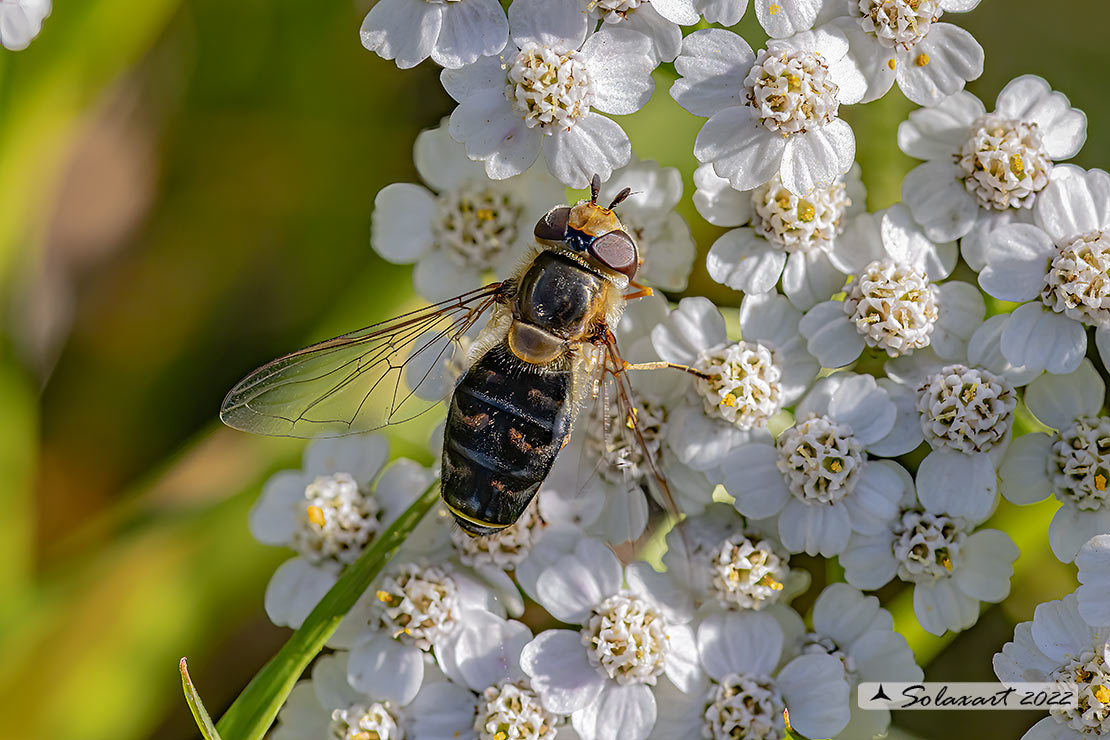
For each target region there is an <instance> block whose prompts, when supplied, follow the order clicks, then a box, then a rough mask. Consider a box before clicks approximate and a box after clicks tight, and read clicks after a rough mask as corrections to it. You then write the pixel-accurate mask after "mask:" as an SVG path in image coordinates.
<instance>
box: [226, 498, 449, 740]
mask: <svg viewBox="0 0 1110 740" xmlns="http://www.w3.org/2000/svg"><path fill="white" fill-rule="evenodd" d="M438 496H439V481H436V482H435V483H433V484H432V485H431V486H430V487H429V488H428V490H426V491H425V492H424V493H423V494H422V495H421V496H420V498H418V499H417V500H416V501H415V502H414V503H413V504H412V506H410V507H409V508H408V510H407V511H405V513H404V514H402V515H401V516H400V517H399V518H398V519H397V521H395V522H394V523H393V524H392V525H390V527H389V529H387V530H386V531H385V533H384V534H382V535H381V536H380V537H378V538H377V539H376V540H375V541H374V544H373V545H372V546H371V547H370V549H369V550H367V551H366V552H364V553H363V554H362V556H361V557H360V558H359V559H358V560H356V561H355V562H354V563H352V564H351V566H350V567H348V568H347V570H345V571H343V575H341V576H340V577H339V580H338V581H337V582H336V584H335V585H334V586H332V588H331V590H330V591H328V593H327V594H326V595H325V596H324V598H323V599H321V600H320V603H319V604H317V605H316V608H315V609H313V610H312V613H311V614H309V615H308V617H307V618H306V619H305V620H304V624H302V625H301V626H300V627H299V628H298V629H297V631H296V632H294V633H293V636H292V637H290V638H289V641H288V642H286V643H285V645H283V646H282V648H281V650H279V651H278V653H277V655H275V656H274V657H273V658H271V659H270V661H269V662H268V663H266V665H265V666H263V667H262V670H260V671H259V672H258V673H257V675H255V677H254V678H253V679H251V682H250V683H249V684H247V687H246V688H245V689H243V693H241V694H239V696H238V698H236V699H235V701H234V702H232V704H231V706H230V707H229V708H228V710H227V713H226V714H224V716H223V717H221V718H220V721H219V724H218V725H217V727H218V728H219V732H220V734H221V735H222V736H223V737H224V738H226V740H261V738H262V737H263V736H264V735H265V734H266V731H267V730H268V729H269V728H270V725H271V724H273V722H274V718H276V717H277V713H278V709H280V708H281V705H282V704H283V703H284V702H285V699H286V698H287V697H288V696H289V693H290V692H291V691H292V690H293V686H294V685H295V684H296V683H297V679H298V678H300V675H301V673H302V672H303V671H304V669H305V668H306V667H307V666H308V664H309V663H310V662H311V661H312V659H313V658H314V657H316V654H317V653H319V652H320V650H321V649H323V647H324V643H325V642H327V639H328V638H329V637H331V635H332V633H333V632H335V629H336V627H338V626H339V622H340V620H341V619H343V616H344V615H345V614H346V613H347V612H348V611H350V609H351V607H352V606H354V604H355V602H356V601H358V598H359V597H360V596H362V594H363V593H364V592H365V591H366V589H367V587H369V585H370V582H371V581H373V580H374V578H375V577H376V576H377V575H378V573H380V572H381V570H382V568H383V567H384V566H385V564H386V563H387V562H389V559H390V558H391V557H393V554H394V553H395V552H396V551H397V548H398V547H400V545H401V543H402V542H404V541H405V538H406V537H408V535H409V533H410V532H412V530H413V529H415V528H416V525H417V524H419V523H420V520H421V519H423V518H424V514H426V513H427V512H428V510H429V509H430V508H432V504H434V503H435V501H436V498H438Z"/></svg>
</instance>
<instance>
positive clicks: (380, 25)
mask: <svg viewBox="0 0 1110 740" xmlns="http://www.w3.org/2000/svg"><path fill="white" fill-rule="evenodd" d="M442 22H443V6H439V5H431V4H429V3H422V2H413V0H381V2H379V3H377V4H376V5H374V7H373V8H371V9H370V12H369V13H367V15H366V18H365V20H363V22H362V29H361V30H360V31H359V35H360V36H361V37H362V45H363V46H365V47H366V48H367V49H369V50H370V51H372V52H374V53H375V54H377V55H378V56H380V57H381V58H382V59H396V60H397V66H398V67H400V68H401V69H408V68H409V67H415V66H416V65H417V64H420V63H421V62H422V61H424V60H425V59H427V58H428V55H430V54H431V53H432V48H433V47H434V46H435V43H436V39H437V38H439V29H440V26H441V24H442Z"/></svg>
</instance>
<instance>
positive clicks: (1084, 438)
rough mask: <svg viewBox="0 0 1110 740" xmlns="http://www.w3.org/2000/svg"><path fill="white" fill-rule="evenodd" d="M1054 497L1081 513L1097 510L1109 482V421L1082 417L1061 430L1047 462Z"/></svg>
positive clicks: (1102, 501)
mask: <svg viewBox="0 0 1110 740" xmlns="http://www.w3.org/2000/svg"><path fill="white" fill-rule="evenodd" d="M1048 474H1049V477H1050V478H1051V479H1052V488H1053V492H1054V493H1055V494H1056V498H1058V499H1059V500H1060V501H1062V502H1063V503H1065V504H1072V505H1073V506H1075V507H1077V508H1079V509H1080V510H1083V511H1098V510H1100V509H1101V508H1102V507H1103V506H1104V505H1105V504H1106V499H1107V495H1108V494H1107V490H1106V486H1107V481H1108V480H1110V419H1107V418H1106V417H1104V416H1093V417H1092V416H1083V417H1080V418H1078V419H1076V420H1075V423H1074V424H1073V425H1072V426H1071V427H1069V428H1067V429H1061V430H1060V431H1059V432H1057V434H1056V439H1055V440H1054V441H1053V443H1052V454H1051V455H1050V456H1049V460H1048Z"/></svg>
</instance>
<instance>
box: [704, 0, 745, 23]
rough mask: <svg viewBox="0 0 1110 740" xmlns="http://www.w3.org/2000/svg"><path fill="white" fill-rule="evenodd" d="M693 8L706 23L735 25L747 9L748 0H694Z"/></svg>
mask: <svg viewBox="0 0 1110 740" xmlns="http://www.w3.org/2000/svg"><path fill="white" fill-rule="evenodd" d="M694 9H695V10H697V11H698V12H699V13H701V15H702V16H703V17H704V18H705V20H706V22H707V23H719V24H720V25H722V26H726V27H727V26H735V25H736V24H737V23H739V22H740V19H741V18H743V17H744V13H745V12H746V11H747V10H748V0H694Z"/></svg>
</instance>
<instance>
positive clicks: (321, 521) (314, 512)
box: [305, 506, 327, 527]
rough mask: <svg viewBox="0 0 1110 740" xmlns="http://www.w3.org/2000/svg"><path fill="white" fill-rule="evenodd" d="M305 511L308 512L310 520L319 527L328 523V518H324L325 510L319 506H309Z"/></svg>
mask: <svg viewBox="0 0 1110 740" xmlns="http://www.w3.org/2000/svg"><path fill="white" fill-rule="evenodd" d="M305 513H306V514H308V521H310V522H312V523H313V524H315V525H316V526H317V527H322V526H324V525H325V524H327V519H325V518H324V510H323V509H321V508H320V507H319V506H309V507H308V509H306V511H305Z"/></svg>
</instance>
